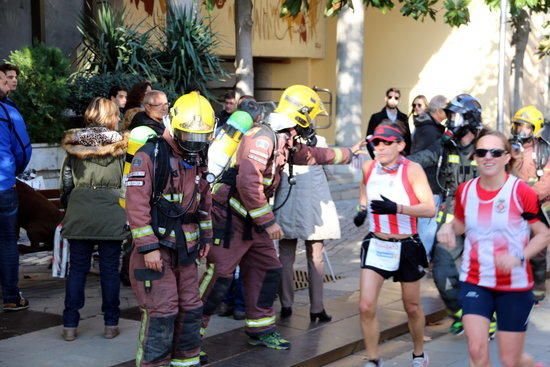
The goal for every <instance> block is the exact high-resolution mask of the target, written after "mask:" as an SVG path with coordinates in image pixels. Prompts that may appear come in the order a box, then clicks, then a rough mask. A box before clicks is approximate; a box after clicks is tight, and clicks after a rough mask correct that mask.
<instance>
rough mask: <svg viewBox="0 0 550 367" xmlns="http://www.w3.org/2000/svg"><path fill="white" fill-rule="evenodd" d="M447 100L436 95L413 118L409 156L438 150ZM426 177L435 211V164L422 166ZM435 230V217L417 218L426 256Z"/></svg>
mask: <svg viewBox="0 0 550 367" xmlns="http://www.w3.org/2000/svg"><path fill="white" fill-rule="evenodd" d="M447 103H448V100H447V98H446V97H445V96H442V95H438V96H435V97H433V98H432V99H431V101H430V103H428V109H427V111H426V112H424V113H421V114H420V115H418V116H416V117H415V118H414V126H415V131H414V134H413V136H412V143H411V156H413V157H414V154H415V153H416V152H420V151H423V150H425V149H428V150H433V151H436V150H437V151H438V150H439V149H438V148H439V147H438V146H437V145H434V142H439V141H440V140H441V136H442V135H443V132H444V131H445V126H444V125H443V124H442V122H443V121H445V120H446V119H447V115H446V114H445V110H444V109H445V107H446V106H447ZM423 168H424V171H425V172H426V176H427V177H428V182H429V184H430V188H431V189H432V193H433V195H434V202H435V208H436V212H437V209H438V208H439V204H440V201H441V194H442V192H441V188H440V186H439V185H438V184H437V179H436V173H437V167H436V166H427V167H423ZM436 231H437V222H436V217H433V218H418V234H419V235H420V239H421V240H422V243H423V244H424V247H425V249H426V253H427V254H428V258H430V257H431V255H430V253H431V250H432V247H433V244H434V238H435V232H436Z"/></svg>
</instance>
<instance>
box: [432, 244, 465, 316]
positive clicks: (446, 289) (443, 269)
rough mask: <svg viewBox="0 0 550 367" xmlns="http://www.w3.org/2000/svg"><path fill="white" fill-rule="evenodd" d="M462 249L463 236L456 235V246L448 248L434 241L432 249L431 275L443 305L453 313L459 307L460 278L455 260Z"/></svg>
mask: <svg viewBox="0 0 550 367" xmlns="http://www.w3.org/2000/svg"><path fill="white" fill-rule="evenodd" d="M463 250H464V237H462V236H456V247H455V248H454V249H452V250H450V249H449V248H448V247H447V246H445V245H443V244H441V243H436V245H435V247H434V249H433V259H432V262H433V277H434V282H435V285H436V287H437V290H438V291H439V295H440V296H441V299H442V300H443V302H444V303H445V306H446V307H447V308H448V309H449V310H450V311H451V312H453V313H455V312H457V311H458V310H460V309H461V305H460V301H459V295H460V280H459V275H460V273H459V271H458V268H457V261H458V260H459V259H460V256H461V255H462V251H463Z"/></svg>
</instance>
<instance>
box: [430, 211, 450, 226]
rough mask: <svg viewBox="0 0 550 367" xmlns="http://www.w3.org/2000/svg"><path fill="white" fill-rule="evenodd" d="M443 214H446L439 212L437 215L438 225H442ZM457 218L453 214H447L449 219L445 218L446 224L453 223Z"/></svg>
mask: <svg viewBox="0 0 550 367" xmlns="http://www.w3.org/2000/svg"><path fill="white" fill-rule="evenodd" d="M443 214H444V212H443V211H439V212H438V213H437V218H436V219H435V221H436V222H437V223H441V221H442V220H443ZM454 218H455V216H454V215H452V214H447V217H446V218H445V223H451V221H452V220H453V219H454Z"/></svg>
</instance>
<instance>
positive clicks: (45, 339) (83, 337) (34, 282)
mask: <svg viewBox="0 0 550 367" xmlns="http://www.w3.org/2000/svg"><path fill="white" fill-rule="evenodd" d="M354 186H355V185H348V186H345V187H344V189H342V188H339V189H338V190H336V192H337V197H338V198H342V197H345V196H347V197H350V196H351V197H354V196H356V195H357V191H358V190H357V189H356V188H354ZM343 191H345V192H343ZM356 202H357V200H356V199H348V200H339V201H336V205H337V208H338V212H339V214H340V222H341V228H342V234H343V238H342V239H340V240H337V241H327V243H326V248H327V253H328V254H329V257H330V261H331V264H332V266H333V269H334V272H335V273H336V274H337V275H339V276H342V279H339V280H338V281H336V282H332V283H327V284H325V299H326V300H327V301H329V300H342V299H352V300H353V296H354V293H355V292H357V290H358V288H359V280H358V275H359V270H358V269H359V266H358V264H359V260H358V259H359V243H360V240H361V239H362V237H363V235H364V232H365V231H366V227H363V228H361V229H357V228H356V227H355V226H354V225H353V223H352V220H353V216H354V214H355V209H354V208H355V205H356ZM50 256H51V253H48V252H41V253H35V254H28V255H23V256H21V274H20V287H21V289H22V291H23V293H24V295H25V297H27V298H28V299H29V301H30V304H31V307H30V309H29V310H27V311H21V312H18V313H12V314H9V313H0V367H4V366H5V367H18V366H21V367H23V366H29V365H34V366H59V365H70V366H83V367H86V366H90V367H97V366H113V365H116V364H120V363H125V362H127V361H129V360H132V359H133V358H134V357H135V350H136V341H137V335H138V329H139V322H138V321H136V319H135V317H134V316H126V317H125V312H124V310H132V309H134V308H135V306H137V304H136V300H135V297H134V295H133V292H132V290H131V289H130V288H127V287H121V296H120V298H121V305H120V306H121V310H122V315H121V320H120V328H121V334H120V336H118V337H117V338H115V339H113V340H111V341H109V340H105V339H104V338H103V337H102V330H103V316H102V314H101V288H100V284H99V277H98V276H97V275H96V274H90V275H89V276H88V280H87V285H86V301H85V306H84V308H83V309H82V310H81V311H80V314H81V323H80V326H79V337H78V338H77V340H76V341H74V342H70V343H68V342H65V341H63V340H62V339H61V335H60V333H61V324H62V322H61V315H62V312H63V308H64V305H63V303H64V291H65V289H64V286H65V281H64V280H63V279H52V278H51V271H50V270H49V269H48V263H49V257H50ZM296 269H302V270H306V269H307V264H306V259H305V248H304V246H303V244H300V245H299V250H298V254H297V263H296ZM327 273H328V268H327ZM308 305H309V299H308V291H307V289H305V290H301V291H297V292H296V297H295V308H296V309H298V308H300V307H308ZM275 307H276V308H279V307H280V306H279V302H278V301H276V304H275ZM328 311H329V313H330V309H328ZM334 311H336V310H334ZM243 324H244V323H243V321H235V320H233V319H232V318H221V317H214V318H213V320H212V322H211V325H210V326H209V328H208V332H207V335H206V336H207V337H209V336H213V335H216V334H220V333H224V332H228V331H230V330H235V329H239V328H242V327H243ZM243 343H246V338H245V337H244V334H243ZM6 356H9V358H7V357H6Z"/></svg>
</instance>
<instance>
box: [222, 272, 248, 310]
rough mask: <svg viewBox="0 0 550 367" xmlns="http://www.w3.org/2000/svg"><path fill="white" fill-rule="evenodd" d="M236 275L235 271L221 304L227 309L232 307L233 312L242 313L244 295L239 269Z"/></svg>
mask: <svg viewBox="0 0 550 367" xmlns="http://www.w3.org/2000/svg"><path fill="white" fill-rule="evenodd" d="M236 273H237V270H235V272H234V273H233V281H232V282H231V286H229V290H228V291H227V294H226V295H225V299H224V300H223V302H224V303H225V304H226V305H228V306H229V307H232V308H233V310H235V311H241V312H244V293H243V280H242V273H241V269H240V268H239V274H238V276H236V275H237V274H236Z"/></svg>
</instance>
